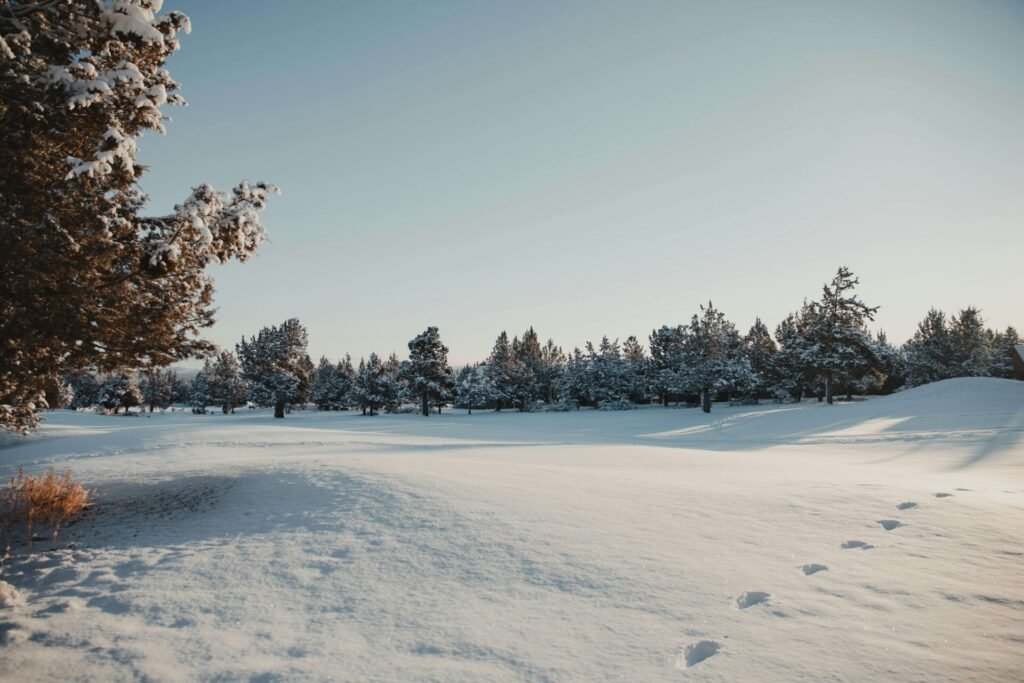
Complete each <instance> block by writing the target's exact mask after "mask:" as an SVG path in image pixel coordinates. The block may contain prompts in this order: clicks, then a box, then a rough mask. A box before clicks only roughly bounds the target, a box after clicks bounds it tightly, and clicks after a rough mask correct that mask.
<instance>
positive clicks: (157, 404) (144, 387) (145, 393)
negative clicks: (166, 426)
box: [139, 368, 171, 413]
mask: <svg viewBox="0 0 1024 683" xmlns="http://www.w3.org/2000/svg"><path fill="white" fill-rule="evenodd" d="M141 376H142V381H141V382H139V390H140V392H141V393H142V403H143V404H145V405H146V406H148V407H149V412H151V413H152V412H153V410H154V409H155V408H166V407H167V406H169V405H170V403H171V383H170V375H169V374H168V373H165V372H164V371H163V370H161V369H160V368H146V369H145V370H143V371H142V373H141Z"/></svg>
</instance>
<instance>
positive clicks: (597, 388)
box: [586, 336, 631, 410]
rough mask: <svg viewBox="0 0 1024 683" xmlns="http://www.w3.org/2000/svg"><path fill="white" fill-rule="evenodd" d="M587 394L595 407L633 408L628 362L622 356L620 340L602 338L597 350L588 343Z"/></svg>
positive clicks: (607, 408)
mask: <svg viewBox="0 0 1024 683" xmlns="http://www.w3.org/2000/svg"><path fill="white" fill-rule="evenodd" d="M586 377H587V381H586V386H587V393H588V395H589V399H590V401H592V402H593V404H594V406H595V407H597V408H601V409H602V410H623V409H627V408H629V407H630V403H629V391H630V388H631V387H630V379H629V376H628V365H627V364H626V362H625V361H624V360H623V358H622V351H621V348H620V346H619V340H618V339H616V340H614V341H610V340H609V339H608V337H607V336H604V337H602V338H601V343H600V345H599V346H598V348H597V349H595V348H594V345H593V344H591V343H590V342H587V375H586Z"/></svg>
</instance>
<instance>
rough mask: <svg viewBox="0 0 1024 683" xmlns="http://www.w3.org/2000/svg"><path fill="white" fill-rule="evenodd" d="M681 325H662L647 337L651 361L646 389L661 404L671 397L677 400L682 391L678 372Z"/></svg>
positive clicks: (664, 404) (681, 361) (679, 368)
mask: <svg viewBox="0 0 1024 683" xmlns="http://www.w3.org/2000/svg"><path fill="white" fill-rule="evenodd" d="M684 337H685V334H684V332H683V326H682V325H677V326H675V327H669V326H667V325H662V326H661V327H660V328H659V329H657V330H652V331H651V336H650V337H648V338H647V341H648V342H649V343H650V348H651V362H650V364H649V370H648V372H649V374H648V378H647V384H648V390H649V391H650V392H652V393H653V394H654V395H656V396H657V397H658V398H659V399H660V400H661V404H662V405H663V406H666V407H667V406H668V404H669V401H670V400H671V399H672V398H675V399H677V400H678V397H679V394H681V393H682V392H683V381H682V377H681V375H680V373H681V372H682V370H683V339H684Z"/></svg>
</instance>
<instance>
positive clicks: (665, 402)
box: [661, 391, 668, 408]
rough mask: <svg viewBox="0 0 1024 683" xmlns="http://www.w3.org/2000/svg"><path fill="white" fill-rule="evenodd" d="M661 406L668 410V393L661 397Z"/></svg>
mask: <svg viewBox="0 0 1024 683" xmlns="http://www.w3.org/2000/svg"><path fill="white" fill-rule="evenodd" d="M661 405H663V406H665V407H666V408H668V392H667V391H666V392H665V393H664V394H662V395H661Z"/></svg>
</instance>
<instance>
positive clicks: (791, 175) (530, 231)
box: [139, 0, 1024, 364]
mask: <svg viewBox="0 0 1024 683" xmlns="http://www.w3.org/2000/svg"><path fill="white" fill-rule="evenodd" d="M164 10H165V11H168V10H181V11H184V12H185V13H186V14H188V15H189V16H190V17H191V19H192V23H193V32H192V34H191V35H187V36H182V49H181V52H180V53H179V54H178V55H176V56H174V57H173V58H172V59H171V60H170V61H169V63H168V67H169V69H170V71H171V74H172V75H173V76H174V77H175V78H176V79H177V80H179V81H180V82H181V83H182V86H183V87H182V94H183V95H184V97H185V98H186V99H187V100H189V103H190V106H189V107H187V108H180V107H177V108H172V107H169V108H167V113H168V114H169V115H170V116H172V117H173V119H174V120H173V122H171V123H170V124H169V125H168V134H167V135H166V136H163V137H161V136H158V135H147V136H145V137H144V138H143V140H142V141H141V142H140V145H139V149H140V160H141V162H142V163H144V164H148V165H150V166H151V167H152V170H151V171H150V172H149V173H148V174H147V175H146V176H145V177H144V178H143V180H142V188H143V189H144V190H145V191H146V192H147V193H149V195H150V198H151V201H150V205H149V206H150V210H151V211H152V212H154V213H161V212H165V211H168V210H169V209H170V208H171V207H172V206H173V204H174V203H175V202H177V201H180V200H181V199H182V198H184V197H185V196H186V194H187V193H188V191H189V188H191V187H192V186H195V185H198V184H200V183H203V182H210V183H211V184H213V185H215V186H217V187H219V188H220V189H230V188H231V187H232V186H233V185H234V184H235V183H236V182H237V181H239V180H241V179H243V178H250V179H254V180H257V179H258V180H267V181H270V182H273V183H276V184H278V185H279V186H280V187H281V188H282V190H283V193H284V194H283V196H281V197H279V198H275V199H274V201H273V202H272V204H271V206H270V208H269V209H268V210H267V212H266V216H265V220H266V223H267V225H268V228H269V230H270V234H271V242H270V243H268V244H266V245H264V246H263V247H262V248H261V250H260V253H259V255H258V256H257V257H256V258H254V259H253V260H252V261H250V262H249V263H246V264H231V265H228V266H225V267H220V268H215V269H213V270H212V275H213V278H214V280H215V283H216V289H217V294H216V305H217V306H218V307H219V312H218V315H217V320H218V322H217V324H216V326H215V327H213V328H211V329H210V330H208V332H207V335H206V336H207V337H208V338H210V339H212V340H213V341H214V342H216V343H218V344H221V345H223V346H225V347H228V348H233V347H234V344H235V342H237V341H238V340H239V338H241V337H242V336H243V335H246V336H248V335H251V334H254V333H256V332H257V331H258V330H259V328H260V327H262V326H264V325H270V324H278V323H280V322H282V321H283V320H285V319H286V318H291V317H297V318H299V319H300V320H301V321H302V322H303V323H304V324H305V325H306V326H307V328H308V329H309V335H310V349H309V350H310V355H311V356H313V357H314V359H316V358H318V357H319V356H321V355H326V356H328V357H330V358H332V359H337V358H339V357H341V356H343V355H344V354H345V353H350V354H351V355H352V356H353V358H354V359H355V360H357V361H358V358H359V357H360V356H366V355H368V354H369V353H370V352H371V351H376V352H378V353H380V354H384V355H387V354H389V353H391V352H392V351H394V352H397V353H398V354H399V356H400V357H405V355H406V353H407V347H406V343H407V341H408V340H409V339H411V338H412V337H413V336H415V335H416V334H418V333H419V332H421V331H422V330H423V329H425V328H426V327H427V326H428V325H436V326H437V327H439V328H440V332H441V336H442V339H443V340H444V341H445V343H446V344H447V345H448V346H449V348H450V349H451V351H450V355H449V357H450V360H451V361H452V362H453V363H454V364H463V363H466V362H472V361H478V360H483V359H484V358H485V357H486V356H487V354H488V353H489V351H490V349H491V346H492V344H493V342H494V339H495V337H496V336H497V335H498V333H499V332H501V331H502V330H507V331H508V334H509V335H510V336H512V335H518V334H521V333H522V332H523V331H524V330H525V329H526V328H527V327H529V326H531V325H532V326H533V327H534V328H535V329H536V330H537V332H538V334H539V335H540V336H541V338H542V340H544V339H547V338H548V337H552V338H554V340H555V342H556V343H557V344H559V345H561V346H562V347H563V348H565V349H566V350H571V349H572V348H573V347H574V346H581V347H582V346H583V344H584V343H585V342H586V341H587V340H593V341H595V342H596V341H597V340H599V339H600V337H601V336H602V335H608V336H609V337H612V338H615V337H618V338H619V339H620V340H622V339H625V338H626V337H627V336H629V335H636V336H637V337H638V338H640V339H641V340H642V342H643V343H644V345H645V346H646V344H647V335H648V334H649V333H650V332H651V330H652V329H654V328H656V327H660V326H661V325H664V324H668V325H675V324H678V323H683V322H686V321H688V320H689V318H690V316H691V315H692V314H693V313H695V312H696V311H697V310H698V306H699V305H700V304H701V303H702V302H706V301H708V300H709V299H710V300H712V301H714V303H715V305H716V306H718V307H719V308H720V309H721V310H723V311H724V312H725V314H726V315H727V316H728V317H729V318H730V319H731V320H732V321H733V322H735V323H736V325H737V326H738V327H739V328H740V330H741V331H743V332H745V331H746V330H747V329H748V328H749V326H750V325H751V324H752V323H753V321H754V319H755V317H758V316H759V317H761V318H762V319H763V320H764V321H765V322H766V323H767V324H768V326H769V327H770V328H771V329H774V327H775V325H776V324H777V323H778V322H779V321H780V320H781V319H782V318H783V317H784V316H785V315H786V314H787V313H788V312H789V311H792V310H794V309H796V308H798V307H799V306H800V304H801V302H802V301H803V300H804V298H814V297H816V296H818V294H819V293H820V289H821V285H822V284H823V283H824V282H826V281H828V280H829V279H831V277H832V275H833V274H834V273H835V270H836V268H837V267H838V266H839V265H847V266H849V267H850V268H851V269H852V270H853V271H854V272H855V273H856V274H857V275H858V276H859V277H860V279H861V287H860V290H859V292H860V294H861V296H862V298H863V299H864V300H865V301H866V302H867V303H868V304H870V305H878V306H880V307H881V309H880V310H879V313H878V316H877V320H876V323H875V324H874V326H873V329H883V330H885V331H886V332H887V334H888V335H889V338H890V340H891V341H893V342H894V343H902V342H903V341H905V340H906V339H907V338H908V337H909V336H910V335H911V334H912V333H913V330H914V327H915V326H916V324H917V322H918V321H919V320H920V319H921V318H922V317H923V316H924V314H925V313H926V312H927V310H928V309H929V308H930V307H936V308H941V309H943V310H945V311H946V312H947V313H948V314H952V313H955V312H956V311H957V310H959V309H961V308H963V307H966V306H969V305H974V306H977V307H979V308H980V309H982V313H983V315H984V317H985V320H986V322H987V323H988V324H989V325H990V326H992V327H996V328H999V329H1002V328H1005V327H1006V326H1007V325H1014V326H1018V329H1019V328H1020V326H1022V325H1024V316H1022V306H1021V287H1020V279H1021V278H1020V263H1021V258H1022V255H1024V236H1022V230H1021V226H1022V219H1024V193H1022V190H1021V188H1024V163H1022V160H1024V125H1022V122H1024V79H1022V78H1021V74H1022V73H1024V3H1019V2H1010V1H1004V2H997V1H982V2H975V3H965V2H923V1H922V2H902V3H890V2H858V3H845V4H840V3H820V2H783V3H758V2H725V3H688V2H675V1H666V2H653V1H648V2H642V3H617V2H592V1H586V2H580V1H569V0H566V1H565V2H559V3H541V2H522V3H497V2H462V1H456V0H451V1H445V2H437V3H412V2H402V3H398V2H372V3H371V2H366V3H355V2H333V1H326V0H325V1H322V2H312V1H311V2H307V3H266V4H260V5H259V7H258V9H253V4H252V3H244V4H243V3H237V2H216V3H211V2H198V1H197V0H181V1H175V0H167V1H166V2H165V6H164Z"/></svg>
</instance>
